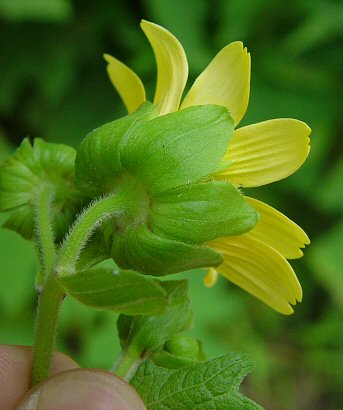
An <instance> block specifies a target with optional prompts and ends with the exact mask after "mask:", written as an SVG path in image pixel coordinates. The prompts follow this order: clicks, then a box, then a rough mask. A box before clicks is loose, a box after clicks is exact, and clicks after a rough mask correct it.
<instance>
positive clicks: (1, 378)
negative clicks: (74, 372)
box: [0, 345, 79, 410]
mask: <svg viewBox="0 0 343 410" xmlns="http://www.w3.org/2000/svg"><path fill="white" fill-rule="evenodd" d="M32 363H33V348H32V347H31V346H15V345H0V386H1V389H0V409H1V410H12V409H13V408H14V407H15V405H16V404H17V403H18V402H19V401H20V400H21V398H22V397H23V396H24V394H25V393H26V392H27V391H28V390H29V388H30V384H31V369H32ZM76 367H79V365H78V364H77V363H76V362H75V361H74V360H73V359H71V358H70V357H68V356H67V355H65V354H63V353H60V352H54V354H53V359H52V366H51V375H55V374H57V373H59V372H61V371H63V370H68V369H73V368H76Z"/></svg>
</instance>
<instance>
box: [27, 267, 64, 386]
mask: <svg viewBox="0 0 343 410" xmlns="http://www.w3.org/2000/svg"><path fill="white" fill-rule="evenodd" d="M63 296H64V291H63V288H62V286H61V285H60V284H59V283H58V281H57V280H56V278H55V277H54V276H53V275H50V276H49V277H48V278H47V280H46V282H45V286H44V289H43V292H42V293H41V295H40V297H39V302H38V311H37V319H36V333H35V343H34V362H33V369H32V385H33V386H34V385H36V384H37V383H40V382H41V381H43V380H45V379H47V378H48V376H49V372H50V363H51V354H52V351H53V348H54V346H55V335H56V327H57V317H58V312H59V308H60V305H61V303H62V300H63Z"/></svg>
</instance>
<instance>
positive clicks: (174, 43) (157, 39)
mask: <svg viewBox="0 0 343 410" xmlns="http://www.w3.org/2000/svg"><path fill="white" fill-rule="evenodd" d="M141 28H142V30H143V31H144V33H145V35H146V36H147V38H148V40H149V42H150V44H151V47H152V49H153V50H154V54H155V58H156V63H157V85H156V92H155V98H154V104H155V105H157V106H158V108H159V111H160V114H161V115H163V114H166V113H168V112H173V111H177V110H178V109H179V105H180V100H181V97H182V93H183V90H184V88H185V85H186V81H187V77H188V63H187V58H186V54H185V51H184V49H183V47H182V45H181V44H180V43H179V41H178V40H177V39H176V38H175V37H174V36H173V35H172V34H171V33H170V32H169V31H168V30H166V29H165V28H163V27H161V26H158V25H157V24H153V23H150V22H148V21H145V20H142V22H141Z"/></svg>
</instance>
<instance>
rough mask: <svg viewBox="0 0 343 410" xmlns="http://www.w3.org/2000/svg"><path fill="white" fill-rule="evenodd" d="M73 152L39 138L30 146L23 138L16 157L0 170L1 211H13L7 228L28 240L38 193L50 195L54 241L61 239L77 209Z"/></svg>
mask: <svg viewBox="0 0 343 410" xmlns="http://www.w3.org/2000/svg"><path fill="white" fill-rule="evenodd" d="M75 155H76V151H75V150H74V149H73V148H72V147H69V146H67V145H62V144H51V143H47V142H45V141H43V140H42V139H40V138H36V139H35V140H34V144H33V146H32V145H31V143H30V141H29V140H28V139H27V138H25V139H24V140H23V142H22V143H21V145H20V146H19V148H18V149H17V150H16V151H15V153H14V154H13V155H12V156H11V157H10V158H9V159H7V160H6V161H5V162H4V163H3V164H2V165H1V167H0V192H1V195H0V211H13V212H12V214H11V215H10V217H9V219H8V220H7V221H6V222H5V224H4V226H5V227H6V228H9V229H12V230H15V231H17V232H18V233H19V234H21V235H22V236H23V237H24V238H27V239H31V238H32V236H33V232H34V213H35V211H34V208H35V204H36V202H37V201H38V197H39V195H40V193H41V192H42V191H43V190H45V191H47V192H48V193H49V195H50V208H51V210H50V211H51V213H52V219H53V228H54V231H55V236H56V239H61V237H62V236H63V235H64V233H65V230H66V229H67V228H68V226H69V225H70V223H71V222H72V220H73V218H74V215H75V213H76V209H77V199H76V198H77V195H76V193H75V190H74V188H73V175H74V161H75Z"/></svg>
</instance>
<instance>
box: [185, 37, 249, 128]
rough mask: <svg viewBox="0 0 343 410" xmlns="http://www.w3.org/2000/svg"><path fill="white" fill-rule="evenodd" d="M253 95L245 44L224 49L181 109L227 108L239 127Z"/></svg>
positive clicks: (201, 76) (188, 95) (236, 43)
mask: <svg viewBox="0 0 343 410" xmlns="http://www.w3.org/2000/svg"><path fill="white" fill-rule="evenodd" d="M249 93H250V54H249V53H248V52H247V49H246V48H243V43H242V42H240V41H235V42H234V43H230V44H229V45H227V46H226V47H224V48H223V49H222V50H221V51H219V53H218V54H217V55H216V56H215V57H214V59H213V60H212V61H211V63H210V64H209V65H208V66H207V68H206V69H205V70H204V71H203V72H202V73H201V74H200V76H199V77H198V78H197V79H196V80H195V82H194V84H193V86H192V88H191V89H190V90H189V92H188V94H187V95H186V97H185V99H184V100H183V102H182V105H181V108H186V107H189V106H191V105H201V104H217V105H223V106H225V107H227V109H228V110H229V111H230V112H231V115H232V117H233V119H234V123H235V126H236V125H237V124H238V123H239V122H240V121H241V119H242V118H243V116H244V114H245V112H246V110H247V107H248V102H249Z"/></svg>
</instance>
